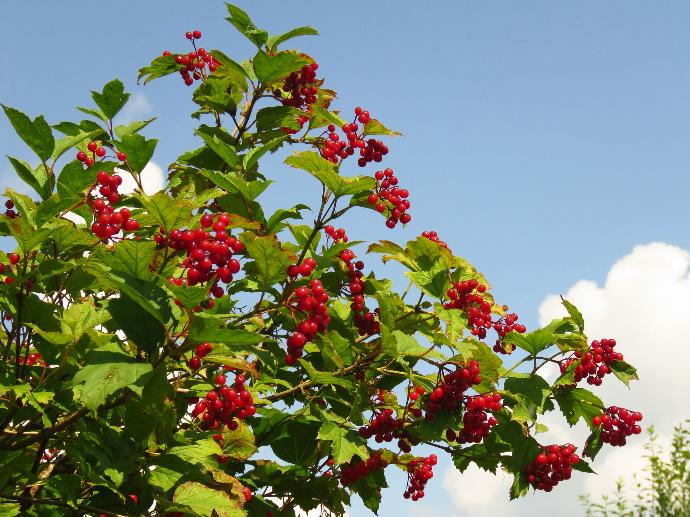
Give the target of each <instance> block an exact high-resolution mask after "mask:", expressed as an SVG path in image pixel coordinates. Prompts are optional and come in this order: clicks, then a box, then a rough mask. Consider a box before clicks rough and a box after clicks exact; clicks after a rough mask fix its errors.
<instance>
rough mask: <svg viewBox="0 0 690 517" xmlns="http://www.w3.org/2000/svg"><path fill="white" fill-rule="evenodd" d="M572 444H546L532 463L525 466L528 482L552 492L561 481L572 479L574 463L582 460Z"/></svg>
mask: <svg viewBox="0 0 690 517" xmlns="http://www.w3.org/2000/svg"><path fill="white" fill-rule="evenodd" d="M576 449H577V447H575V446H574V445H572V444H570V443H569V444H566V445H546V446H544V447H542V452H541V453H539V454H538V455H537V457H536V458H535V459H534V461H533V462H532V463H530V464H529V465H527V467H525V476H526V477H527V482H528V483H529V484H530V485H532V486H533V487H534V488H535V489H536V490H544V491H545V492H551V490H552V489H553V487H555V486H556V485H557V484H558V483H559V482H560V481H563V480H564V479H570V476H571V474H572V471H573V465H577V464H578V463H579V462H580V457H579V456H578V455H577V454H575V450H576Z"/></svg>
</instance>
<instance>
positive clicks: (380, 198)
mask: <svg viewBox="0 0 690 517" xmlns="http://www.w3.org/2000/svg"><path fill="white" fill-rule="evenodd" d="M374 179H375V180H376V187H374V190H372V191H371V193H370V194H369V198H368V199H367V202H368V203H369V204H370V205H375V208H376V211H377V212H379V213H381V214H382V213H384V212H386V211H387V215H388V219H386V226H387V227H388V228H395V226H396V225H397V224H398V221H400V222H401V223H402V224H407V223H409V222H410V221H411V220H412V216H411V215H410V214H409V213H408V212H407V210H409V208H410V206H411V204H410V200H409V199H407V198H408V197H409V195H410V193H409V192H408V191H407V189H404V188H399V187H398V186H397V185H398V178H397V176H396V175H395V174H394V173H393V169H390V168H389V169H386V170H383V171H376V172H375V173H374Z"/></svg>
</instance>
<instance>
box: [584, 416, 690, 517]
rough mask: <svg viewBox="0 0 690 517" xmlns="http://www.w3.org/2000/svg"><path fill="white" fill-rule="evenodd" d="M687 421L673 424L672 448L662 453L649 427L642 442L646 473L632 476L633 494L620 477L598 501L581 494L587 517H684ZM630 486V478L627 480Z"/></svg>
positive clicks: (688, 488) (688, 491)
mask: <svg viewBox="0 0 690 517" xmlns="http://www.w3.org/2000/svg"><path fill="white" fill-rule="evenodd" d="M688 423H690V421H686V422H685V423H684V424H681V425H678V426H676V428H675V429H674V431H673V438H672V441H671V450H670V451H669V453H668V454H667V455H664V452H663V450H662V448H661V447H660V446H659V444H658V435H657V434H656V433H655V431H654V428H653V427H650V428H649V429H648V433H649V441H648V442H647V443H646V444H645V449H646V451H647V454H646V456H645V458H646V460H647V465H646V468H645V476H644V477H643V478H642V479H638V478H637V476H633V480H632V489H633V491H634V492H633V494H634V495H633V496H632V497H631V496H630V494H629V493H628V492H627V491H626V481H625V480H623V479H619V480H618V481H617V482H616V490H615V492H614V493H613V494H611V495H604V496H602V498H601V501H600V502H595V501H592V499H591V497H590V496H588V495H584V496H581V497H580V499H581V501H582V504H583V507H584V508H585V511H586V515H587V516H588V517H595V516H602V517H607V516H611V517H613V516H615V517H647V516H650V517H651V516H654V517H657V516H658V517H687V516H688V515H690V428H689V427H688ZM627 484H628V485H630V481H628V483H627Z"/></svg>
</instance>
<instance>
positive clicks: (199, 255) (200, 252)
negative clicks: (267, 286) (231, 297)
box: [153, 213, 245, 298]
mask: <svg viewBox="0 0 690 517" xmlns="http://www.w3.org/2000/svg"><path fill="white" fill-rule="evenodd" d="M229 224H230V216H229V215H228V214H225V213H221V214H204V215H202V216H201V228H197V229H195V230H185V229H176V230H172V231H171V232H170V235H168V238H167V239H166V237H165V235H164V234H163V233H158V234H156V235H154V236H153V238H154V240H155V241H156V243H157V244H158V245H159V246H161V247H164V246H166V245H167V246H169V247H170V248H173V249H175V250H178V251H183V250H184V251H185V252H186V254H187V256H186V257H185V259H184V260H183V261H182V266H183V267H184V269H185V272H186V278H187V285H189V286H193V285H197V284H200V283H203V282H208V281H209V280H211V279H213V286H212V287H211V289H210V292H211V294H212V295H213V296H215V297H216V298H220V297H221V296H223V294H224V291H223V288H222V287H221V286H220V285H219V282H223V283H225V284H228V283H230V282H232V280H233V275H234V274H236V273H238V272H239V271H240V263H239V261H238V260H237V259H235V258H232V256H233V253H242V252H243V251H244V250H245V246H244V244H243V243H242V242H240V241H239V240H237V239H236V238H235V237H233V236H232V235H229V234H228V232H227V231H226V229H227V226H228V225H229ZM209 230H210V231H209ZM211 232H213V235H211ZM214 267H215V269H214ZM183 274H184V273H183Z"/></svg>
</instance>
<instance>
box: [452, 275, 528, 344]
mask: <svg viewBox="0 0 690 517" xmlns="http://www.w3.org/2000/svg"><path fill="white" fill-rule="evenodd" d="M485 292H486V285H484V284H480V283H479V282H477V280H475V279H474V278H473V279H471V280H462V281H460V282H454V283H453V286H452V287H451V288H450V289H448V292H447V295H448V298H449V299H450V300H449V301H447V302H445V303H444V304H443V307H444V308H445V309H459V310H461V311H463V312H464V313H465V314H467V324H468V326H469V327H470V332H472V335H474V336H477V337H478V338H479V339H484V338H485V337H486V331H487V329H490V328H493V329H494V330H495V331H496V333H497V334H498V336H499V339H498V340H497V341H496V344H495V345H494V352H499V353H507V350H506V349H505V347H504V346H503V344H502V341H501V340H502V338H504V337H505V335H506V334H507V333H508V332H511V331H513V330H514V331H515V332H519V333H520V334H522V333H524V332H525V331H526V330H527V329H526V327H525V326H524V325H521V324H519V323H516V321H517V319H518V316H517V314H508V315H507V316H505V318H499V319H497V320H495V321H494V320H492V318H491V303H490V302H489V301H488V300H485V299H484V297H483V296H482V295H483V294H484V293H485Z"/></svg>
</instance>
